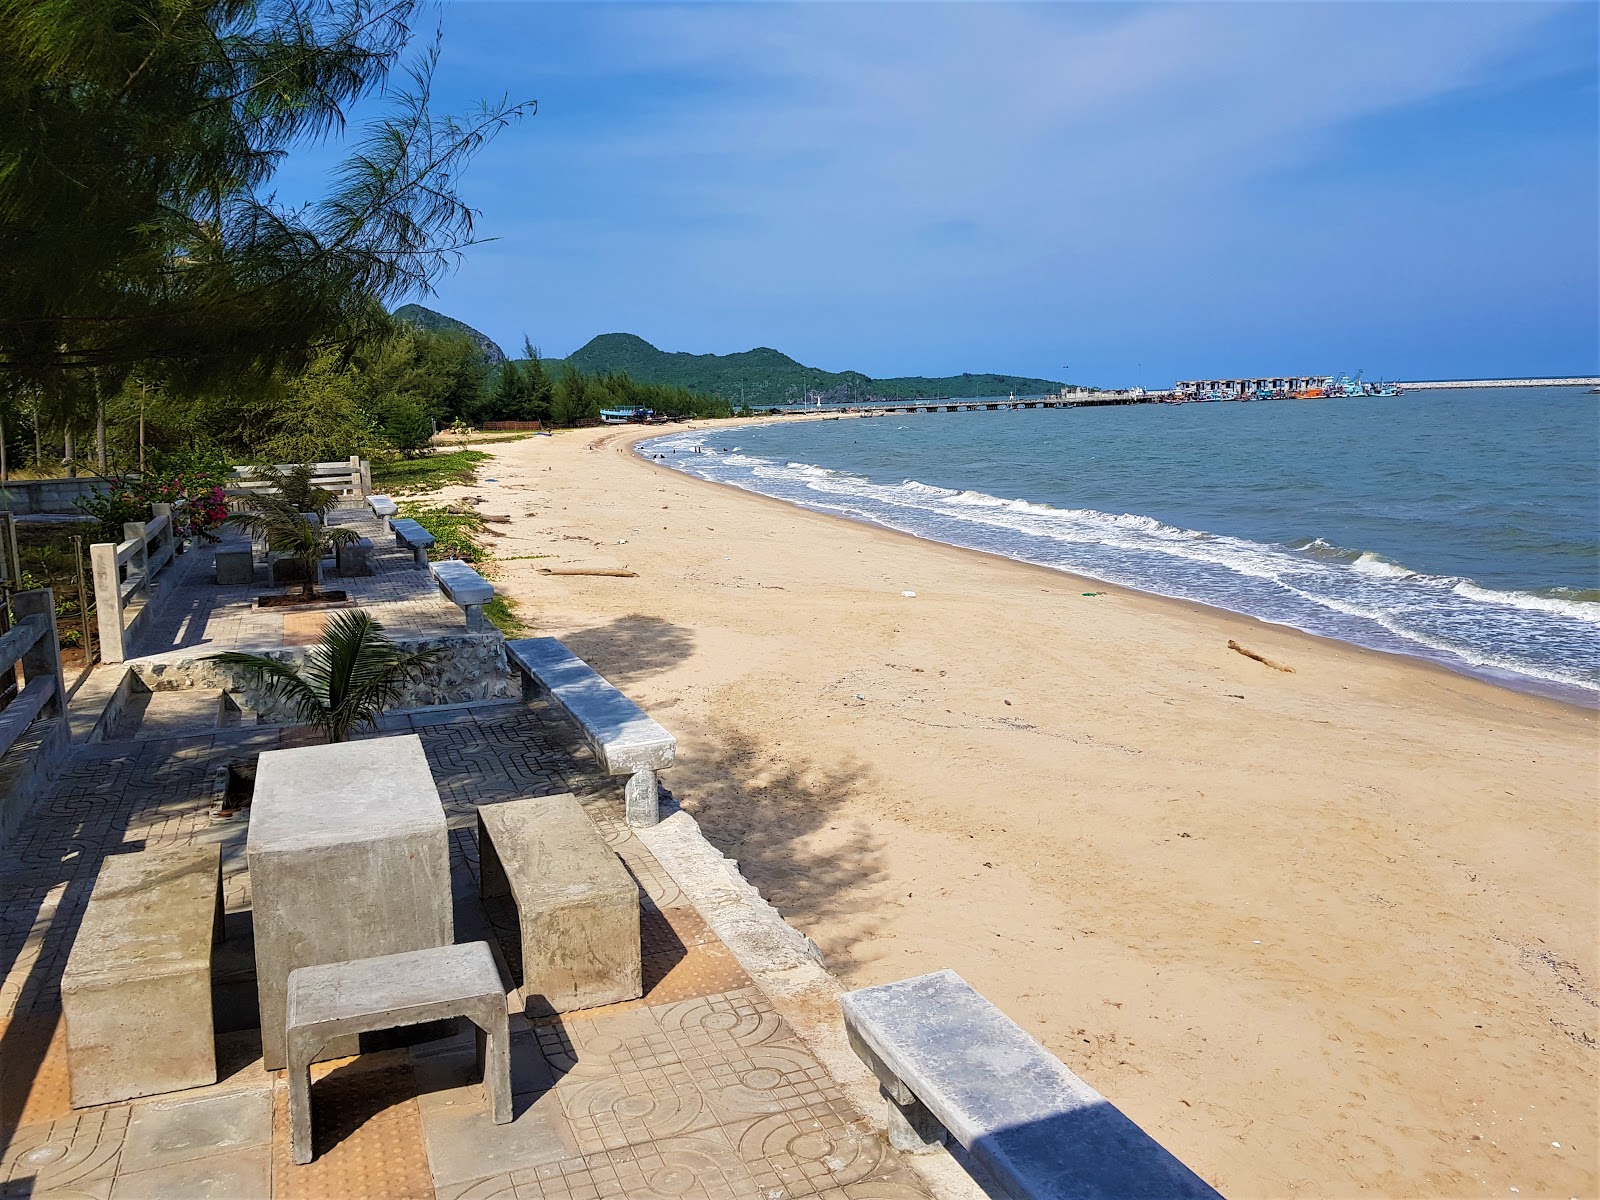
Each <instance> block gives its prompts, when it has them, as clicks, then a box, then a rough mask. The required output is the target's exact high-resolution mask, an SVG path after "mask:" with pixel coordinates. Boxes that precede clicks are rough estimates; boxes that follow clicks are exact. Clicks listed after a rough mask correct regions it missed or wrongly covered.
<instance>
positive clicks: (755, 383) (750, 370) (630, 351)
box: [545, 333, 1062, 415]
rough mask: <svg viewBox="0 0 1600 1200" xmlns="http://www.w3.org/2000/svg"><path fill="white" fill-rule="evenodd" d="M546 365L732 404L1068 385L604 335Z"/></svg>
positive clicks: (1029, 390) (1036, 391)
mask: <svg viewBox="0 0 1600 1200" xmlns="http://www.w3.org/2000/svg"><path fill="white" fill-rule="evenodd" d="M545 366H546V367H547V368H552V369H553V368H556V367H565V366H572V367H574V368H576V369H578V370H580V371H584V372H587V373H589V374H591V375H605V374H607V373H612V372H623V373H626V374H627V376H628V377H629V378H631V379H633V380H636V381H638V382H640V383H645V384H664V385H667V386H669V387H673V388H682V389H685V390H686V391H690V392H699V393H705V394H707V395H710V396H714V397H716V398H717V399H719V400H722V401H725V402H727V403H728V404H763V405H765V404H797V403H799V402H801V401H802V400H804V398H805V396H806V395H807V393H823V394H826V395H828V396H829V397H831V398H835V399H840V400H843V399H856V400H862V399H866V398H867V397H869V396H874V397H883V398H899V397H913V396H953V397H956V398H960V397H962V396H967V397H970V396H973V395H975V394H976V395H982V396H1004V395H1008V394H1010V393H1012V392H1015V393H1017V394H1018V395H1021V396H1027V395H1043V394H1044V393H1046V392H1054V391H1056V390H1058V389H1059V388H1060V387H1061V386H1062V385H1061V384H1060V383H1058V382H1056V381H1054V380H1050V379H1034V378H1031V377H1028V376H1022V375H946V376H940V377H933V378H930V377H926V376H920V375H919V376H903V377H900V378H894V379H873V378H871V377H869V376H867V375H863V374H861V372H859V371H824V370H822V369H821V368H819V367H808V366H805V365H803V364H801V363H798V362H796V361H795V360H794V359H792V358H790V357H789V356H788V355H787V354H781V353H779V352H778V351H776V350H773V349H771V348H770V347H766V346H760V347H757V348H756V349H754V350H746V351H743V352H742V353H738V354H684V353H681V352H679V353H670V352H668V351H664V350H658V349H656V348H655V347H654V346H652V345H651V344H650V343H649V342H647V341H645V340H644V339H643V338H641V337H637V336H635V335H634V334H631V333H603V334H601V335H600V336H599V337H596V338H592V339H591V340H590V341H589V342H587V343H586V344H585V345H584V346H583V347H582V348H581V349H579V350H577V351H575V352H574V353H573V354H571V355H570V356H569V357H567V358H566V359H564V360H560V361H559V362H558V361H557V360H554V359H547V360H546V361H545ZM696 415H714V414H710V413H706V414H696ZM723 415H727V414H723Z"/></svg>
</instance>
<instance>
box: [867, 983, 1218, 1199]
mask: <svg viewBox="0 0 1600 1200" xmlns="http://www.w3.org/2000/svg"><path fill="white" fill-rule="evenodd" d="M839 1006H840V1008H842V1009H843V1011H844V1027H845V1033H846V1034H847V1035H848V1036H849V1039H850V1046H851V1048H852V1049H853V1050H855V1052H856V1054H857V1055H859V1056H860V1058H861V1060H862V1061H863V1062H864V1063H866V1064H867V1066H868V1067H869V1068H871V1070H872V1073H873V1074H874V1075H876V1076H877V1078H878V1083H879V1086H880V1090H881V1091H882V1092H883V1095H884V1098H885V1100H887V1101H888V1110H889V1112H888V1116H889V1142H890V1144H891V1145H893V1146H894V1147H895V1148H896V1149H898V1150H903V1151H908V1152H910V1153H919V1152H925V1151H929V1150H933V1149H936V1148H937V1147H938V1145H939V1144H940V1143H941V1142H943V1141H944V1138H945V1135H946V1133H948V1134H949V1135H950V1136H952V1137H954V1138H955V1139H956V1141H958V1142H960V1143H961V1144H962V1145H963V1146H965V1147H966V1149H967V1152H968V1153H969V1154H970V1155H971V1156H972V1158H973V1159H974V1160H975V1161H976V1162H978V1163H980V1164H981V1165H982V1167H983V1168H984V1169H985V1170H986V1171H987V1172H988V1173H989V1174H990V1175H992V1176H993V1177H994V1180H995V1181H996V1182H997V1183H998V1184H999V1186H1000V1188H1001V1189H1002V1192H1003V1194H1004V1195H1007V1196H1013V1197H1017V1198H1018V1200H1067V1198H1068V1197H1071V1198H1072V1200H1101V1198H1103V1200H1123V1198H1125V1197H1160V1198H1162V1200H1169V1198H1171V1200H1180V1198H1181V1200H1188V1198H1194V1200H1200V1198H1202V1197H1206V1198H1210V1200H1220V1198H1219V1197H1218V1195H1217V1193H1216V1192H1215V1191H1214V1190H1213V1189H1212V1188H1211V1187H1210V1185H1208V1184H1207V1183H1206V1182H1205V1181H1204V1180H1203V1179H1201V1178H1200V1177H1199V1176H1198V1175H1196V1174H1195V1173H1194V1172H1193V1171H1191V1170H1189V1168H1188V1167H1186V1166H1184V1165H1183V1164H1182V1163H1181V1162H1179V1161H1178V1160H1177V1159H1176V1158H1174V1157H1173V1156H1172V1155H1171V1154H1170V1153H1168V1152H1167V1151H1166V1150H1165V1149H1163V1148H1162V1147H1161V1145H1160V1144H1159V1143H1157V1142H1156V1141H1155V1140H1154V1139H1153V1138H1151V1137H1150V1135H1149V1134H1147V1133H1145V1132H1144V1130H1142V1129H1140V1128H1139V1127H1138V1126H1137V1125H1135V1124H1134V1123H1133V1122H1132V1121H1130V1120H1129V1119H1128V1118H1127V1117H1126V1116H1124V1115H1123V1114H1122V1113H1121V1112H1120V1111H1118V1110H1117V1109H1116V1108H1115V1107H1113V1105H1112V1104H1111V1103H1110V1102H1109V1101H1108V1100H1106V1098H1105V1097H1104V1096H1102V1095H1100V1093H1099V1092H1097V1091H1095V1090H1094V1089H1093V1088H1091V1087H1090V1086H1089V1085H1088V1084H1086V1083H1084V1082H1083V1080H1081V1079H1079V1078H1078V1077H1077V1076H1076V1075H1074V1074H1073V1073H1072V1072H1071V1071H1069V1070H1067V1068H1066V1067H1065V1066H1064V1065H1062V1063H1061V1060H1060V1059H1058V1058H1056V1057H1055V1055H1053V1054H1051V1053H1050V1052H1049V1051H1048V1050H1046V1049H1045V1048H1044V1047H1043V1046H1041V1045H1039V1043H1038V1042H1036V1041H1034V1040H1033V1038H1031V1037H1029V1036H1028V1035H1027V1034H1026V1033H1024V1032H1023V1031H1022V1029H1021V1028H1020V1027H1019V1026H1017V1025H1016V1024H1015V1023H1014V1022H1013V1021H1011V1019H1010V1018H1008V1017H1007V1016H1006V1015H1005V1014H1004V1013H1002V1012H1001V1011H1000V1010H999V1009H997V1008H995V1007H994V1005H992V1004H990V1003H989V1002H988V1001H987V1000H985V999H984V998H983V997H982V996H980V995H979V994H978V993H977V992H975V991H974V990H973V989H972V988H971V986H969V985H968V984H967V982H966V981H965V980H964V979H962V978H961V976H959V975H957V974H956V973H955V972H954V971H937V972H935V973H934V974H932V975H920V976H918V977H916V978H915V979H902V980H901V981H900V982H898V983H889V984H884V985H882V986H881V987H870V988H862V989H861V990H859V991H855V992H846V993H845V994H844V995H843V996H841V997H840V998H839Z"/></svg>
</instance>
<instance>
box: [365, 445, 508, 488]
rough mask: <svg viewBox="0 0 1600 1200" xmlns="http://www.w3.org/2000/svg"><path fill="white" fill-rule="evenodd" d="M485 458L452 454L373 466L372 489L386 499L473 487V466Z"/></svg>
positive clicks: (473, 453) (466, 452)
mask: <svg viewBox="0 0 1600 1200" xmlns="http://www.w3.org/2000/svg"><path fill="white" fill-rule="evenodd" d="M488 457H489V455H487V454H485V453H484V452H483V451H482V450H452V451H449V452H448V453H445V454H430V455H429V456H428V457H427V458H413V459H405V460H401V461H398V462H386V463H373V464H372V486H373V487H375V488H380V489H382V490H383V491H385V492H387V493H389V494H390V495H402V494H404V493H406V492H418V491H427V490H431V489H433V488H438V487H444V486H446V485H447V484H452V483H473V482H475V481H476V479H477V474H476V472H475V470H474V466H475V464H477V463H480V462H483V461H484V460H485V459H487V458H488Z"/></svg>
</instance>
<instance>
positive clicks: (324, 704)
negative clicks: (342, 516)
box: [211, 609, 444, 742]
mask: <svg viewBox="0 0 1600 1200" xmlns="http://www.w3.org/2000/svg"><path fill="white" fill-rule="evenodd" d="M443 653H444V651H443V650H440V649H433V650H419V651H417V652H415V653H412V654H405V653H403V652H401V650H400V649H399V647H397V646H396V645H395V644H394V643H393V642H391V641H390V640H389V639H388V638H387V637H385V636H384V634H383V626H382V625H380V624H379V623H378V622H377V621H375V620H374V619H373V618H372V617H370V616H369V615H368V614H366V613H365V612H362V611H361V610H360V609H351V610H346V611H341V612H335V613H333V614H331V615H330V616H329V617H328V623H327V626H326V627H325V628H324V630H323V634H322V640H321V641H320V642H318V643H317V645H316V646H314V647H312V649H311V652H310V654H309V655H308V656H307V659H306V664H305V666H303V667H300V668H295V667H293V666H291V665H289V664H288V663H285V662H280V661H278V660H277V659H274V658H266V657H263V656H261V655H258V654H244V653H241V652H239V651H229V652H227V653H225V654H214V655H212V656H211V661H212V662H218V663H224V664H226V665H228V666H231V667H236V668H238V669H239V670H240V672H241V673H242V674H244V675H245V676H246V677H248V678H249V679H250V680H251V682H252V683H254V684H255V685H256V686H257V687H259V688H261V689H262V690H263V691H265V692H266V693H267V694H268V695H270V696H273V697H276V698H278V699H281V700H286V701H288V702H289V704H290V705H291V706H293V708H294V711H295V716H296V717H297V718H298V719H299V721H300V722H301V724H304V725H310V726H311V727H312V728H314V729H318V730H320V731H321V732H322V734H323V736H325V737H326V738H327V739H328V741H330V742H344V741H348V740H349V739H350V735H351V733H353V732H354V731H355V730H357V729H361V728H363V727H365V726H374V725H376V724H377V723H378V718H379V717H380V716H382V715H383V711H384V710H385V709H386V708H389V707H390V706H392V705H393V704H394V703H395V702H396V701H398V700H399V698H400V694H401V689H402V688H403V687H404V686H405V684H406V683H407V682H408V681H410V680H411V679H412V678H414V677H415V676H416V675H418V674H419V673H420V672H421V671H422V670H423V669H424V668H426V667H428V666H429V665H431V664H432V663H434V662H436V661H438V659H439V658H440V656H441V655H442V654H443Z"/></svg>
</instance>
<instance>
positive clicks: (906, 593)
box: [900, 592, 917, 600]
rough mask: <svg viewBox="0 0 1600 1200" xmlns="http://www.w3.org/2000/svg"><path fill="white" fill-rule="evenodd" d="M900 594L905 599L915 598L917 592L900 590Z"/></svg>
mask: <svg viewBox="0 0 1600 1200" xmlns="http://www.w3.org/2000/svg"><path fill="white" fill-rule="evenodd" d="M900 594H901V595H902V596H904V597H905V598H906V599H907V600H915V599H916V598H917V594H916V593H915V592H901V593H900Z"/></svg>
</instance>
